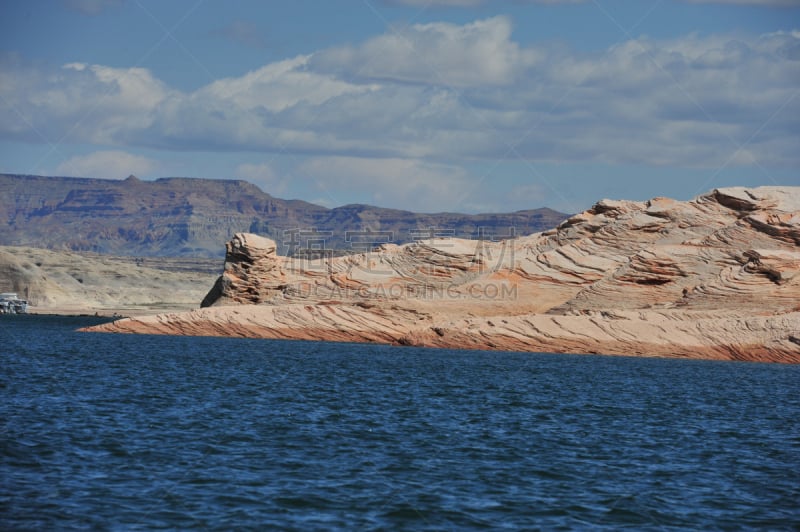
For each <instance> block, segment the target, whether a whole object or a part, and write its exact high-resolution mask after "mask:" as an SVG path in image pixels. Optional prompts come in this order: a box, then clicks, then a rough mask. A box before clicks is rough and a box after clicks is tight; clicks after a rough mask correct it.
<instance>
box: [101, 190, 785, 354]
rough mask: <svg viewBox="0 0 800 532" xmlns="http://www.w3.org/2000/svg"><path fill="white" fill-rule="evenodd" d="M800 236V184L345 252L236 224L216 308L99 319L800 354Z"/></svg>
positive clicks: (654, 350) (550, 347) (612, 207)
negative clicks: (279, 241)
mask: <svg viewBox="0 0 800 532" xmlns="http://www.w3.org/2000/svg"><path fill="white" fill-rule="evenodd" d="M432 236H435V235H432ZM799 246H800V187H760V188H756V189H745V188H738V187H737V188H727V189H717V190H714V191H712V192H710V193H708V194H705V195H702V196H699V197H698V198H695V199H694V200H692V201H688V202H679V201H674V200H670V199H666V198H655V199H652V200H650V201H647V202H632V201H611V200H603V201H600V202H598V203H597V204H595V205H594V206H593V207H592V208H591V209H589V210H587V211H585V212H583V213H580V214H578V215H575V216H573V217H571V218H569V219H568V220H566V221H564V222H563V223H562V224H560V225H559V226H558V227H557V228H555V229H553V230H550V231H545V232H542V233H535V234H533V235H530V236H525V237H520V238H513V239H507V240H499V241H492V240H491V239H485V240H478V241H475V240H461V239H454V238H435V237H434V238H430V239H425V240H420V241H418V242H415V243H412V244H406V245H403V246H396V245H390V244H389V245H383V246H380V247H379V248H377V249H376V250H374V251H369V252H367V253H362V254H357V255H350V256H346V257H325V256H317V257H313V258H297V257H294V258H292V257H283V256H279V255H277V252H276V249H277V246H276V245H275V242H273V241H271V240H269V239H266V238H263V237H259V236H257V235H253V234H246V233H240V234H237V235H236V236H235V237H234V238H233V239H232V240H231V241H230V242H229V243H228V245H227V254H226V263H225V271H224V273H223V275H222V276H221V277H220V278H219V279H218V280H217V282H216V283H215V285H214V287H213V288H212V290H211V291H210V292H209V294H208V295H207V296H206V299H205V301H204V305H206V306H208V308H202V309H199V310H193V311H190V312H181V313H168V314H160V315H156V316H141V317H133V318H128V319H123V320H118V321H115V322H113V323H108V324H103V325H100V326H97V327H92V328H89V329H88V330H92V331H106V332H126V333H155V334H181V335H214V336H240V337H252V338H285V339H302V340H324V341H345V342H380V343H390V344H398V345H418V346H429V347H447V348H458V349H492V350H509V351H544V352H557V353H601V354H610V355H634V356H659V357H683V358H697V359H718V360H746V361H761V362H784V363H800V275H797V274H798V273H800V247H799Z"/></svg>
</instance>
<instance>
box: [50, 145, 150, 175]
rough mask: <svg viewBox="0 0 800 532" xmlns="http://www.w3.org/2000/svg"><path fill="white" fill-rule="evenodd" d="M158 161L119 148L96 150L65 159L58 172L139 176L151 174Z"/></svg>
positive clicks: (60, 173)
mask: <svg viewBox="0 0 800 532" xmlns="http://www.w3.org/2000/svg"><path fill="white" fill-rule="evenodd" d="M156 167H157V163H156V162H155V161H153V160H152V159H148V158H147V157H142V156H140V155H133V154H130V153H127V152H124V151H119V150H106V151H96V152H93V153H89V154H87V155H77V156H75V157H71V158H70V159H67V160H66V161H63V162H62V163H61V164H59V165H58V167H57V168H56V171H55V172H56V174H58V175H64V176H75V177H96V178H100V179H124V178H126V177H128V176H129V175H131V174H133V175H136V176H138V177H145V176H148V175H151V174H152V173H153V171H154V170H155V169H156Z"/></svg>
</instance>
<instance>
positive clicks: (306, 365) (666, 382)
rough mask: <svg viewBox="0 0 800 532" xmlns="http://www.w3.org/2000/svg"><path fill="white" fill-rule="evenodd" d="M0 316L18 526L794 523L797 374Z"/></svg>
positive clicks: (8, 477) (4, 408)
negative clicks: (177, 332) (140, 329)
mask: <svg viewBox="0 0 800 532" xmlns="http://www.w3.org/2000/svg"><path fill="white" fill-rule="evenodd" d="M0 318H2V319H0V340H1V342H0V350H2V355H1V356H0V362H1V363H2V365H1V366H0V422H1V426H2V442H1V443H0V449H1V451H2V455H0V460H1V462H0V482H1V484H0V528H2V529H18V528H24V529H64V528H115V529H116V528H180V529H185V528H201V529H231V528H281V529H297V530H311V529H336V528H341V529H348V530H352V529H436V530H441V529H469V528H504V527H505V528H528V529H530V528H545V529H559V528H561V529H574V528H604V527H605V528H608V529H619V528H625V527H629V528H631V529H636V530H640V529H670V528H676V529H678V528H681V529H683V528H692V529H705V528H726V529H730V528H733V529H735V528H748V529H749V528H756V527H761V528H768V529H795V528H797V527H799V526H800V366H786V365H766V364H747V363H730V362H728V363H724V362H705V361H682V360H652V359H635V358H620V357H597V356H563V355H535V354H514V353H496V352H469V351H447V350H426V349H415V348H396V347H387V346H369V345H351V344H329V343H311V342H278V341H263V340H242V339H214V338H170V337H156V336H126V335H106V334H86V333H76V332H73V330H74V329H75V328H76V327H78V326H80V325H85V324H87V323H90V322H91V321H92V320H91V319H88V318H83V319H79V318H53V317H49V318H48V317H31V316H27V317H25V316H21V317H5V316H4V317H0Z"/></svg>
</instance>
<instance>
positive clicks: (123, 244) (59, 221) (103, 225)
mask: <svg viewBox="0 0 800 532" xmlns="http://www.w3.org/2000/svg"><path fill="white" fill-rule="evenodd" d="M566 217H567V215H566V214H563V213H560V212H557V211H554V210H552V209H547V208H541V209H532V210H525V211H517V212H513V213H507V214H475V215H469V214H456V213H436V214H419V213H413V212H408V211H402V210H396V209H384V208H380V207H373V206H370V205H345V206H343V207H337V208H334V209H328V208H326V207H322V206H319V205H314V204H312V203H307V202H305V201H299V200H283V199H279V198H275V197H273V196H271V195H269V194H267V193H265V192H263V191H262V190H261V189H259V188H258V187H257V186H255V185H253V184H251V183H248V182H246V181H234V180H224V179H196V178H161V179H157V180H155V181H142V180H140V179H138V178H136V177H135V176H130V177H128V178H127V179H125V180H107V179H89V178H75V177H45V176H29V175H11V174H0V245H9V246H31V247H37V248H46V249H59V250H72V251H91V252H95V253H106V254H114V255H124V256H142V257H145V256H173V257H179V256H187V257H188V256H191V257H222V256H223V255H224V254H225V242H226V241H228V240H229V239H230V238H231V236H232V235H233V234H234V233H237V232H242V231H247V232H252V233H257V234H261V235H264V236H267V237H269V238H272V239H273V240H275V241H276V242H277V243H278V245H279V252H280V253H281V254H289V253H293V252H294V253H296V252H300V251H303V250H304V249H320V248H323V249H332V250H336V251H337V252H339V253H341V252H347V251H354V250H358V249H362V248H363V247H364V246H373V245H378V244H381V243H387V242H393V243H398V244H402V243H406V242H409V241H413V240H415V239H422V238H424V237H426V236H428V235H429V234H430V233H436V235H437V236H446V235H450V236H456V237H460V238H479V235H482V238H486V239H491V238H495V239H496V238H502V237H504V236H505V237H507V236H509V235H510V234H512V231H513V233H514V234H516V235H526V234H530V233H534V232H537V231H542V230H545V229H548V228H551V227H554V226H556V225H557V224H558V223H560V222H561V221H562V220H564V219H565V218H566Z"/></svg>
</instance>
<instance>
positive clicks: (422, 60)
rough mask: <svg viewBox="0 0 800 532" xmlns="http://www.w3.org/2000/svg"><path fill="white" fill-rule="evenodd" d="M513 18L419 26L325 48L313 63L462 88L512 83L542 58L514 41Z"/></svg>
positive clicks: (353, 73) (383, 77)
mask: <svg viewBox="0 0 800 532" xmlns="http://www.w3.org/2000/svg"><path fill="white" fill-rule="evenodd" d="M511 29H512V28H511V21H510V20H509V19H508V18H507V17H502V16H500V17H494V18H490V19H486V20H479V21H476V22H473V23H470V24H465V25H463V26H458V25H455V24H449V23H430V24H415V25H413V26H410V27H409V28H405V29H403V30H396V31H394V32H391V33H387V34H384V35H381V36H379V37H375V38H373V39H370V40H368V41H367V42H366V43H364V44H362V45H360V46H344V47H339V48H333V49H330V50H325V51H322V52H320V53H318V54H316V55H315V56H314V57H313V60H312V66H314V67H316V68H319V69H322V70H325V71H332V72H337V73H339V74H344V75H347V76H352V77H355V78H374V79H378V80H392V81H401V82H412V83H423V84H427V85H444V86H456V87H469V86H486V85H506V84H509V83H511V82H512V81H514V79H515V78H516V76H517V74H518V73H519V72H520V71H524V70H526V69H527V68H529V67H531V66H532V65H534V64H535V63H536V61H537V60H538V59H540V53H539V52H537V51H536V50H532V49H528V50H526V49H522V48H521V47H520V46H519V45H518V44H517V43H515V42H513V41H512V40H511Z"/></svg>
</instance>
